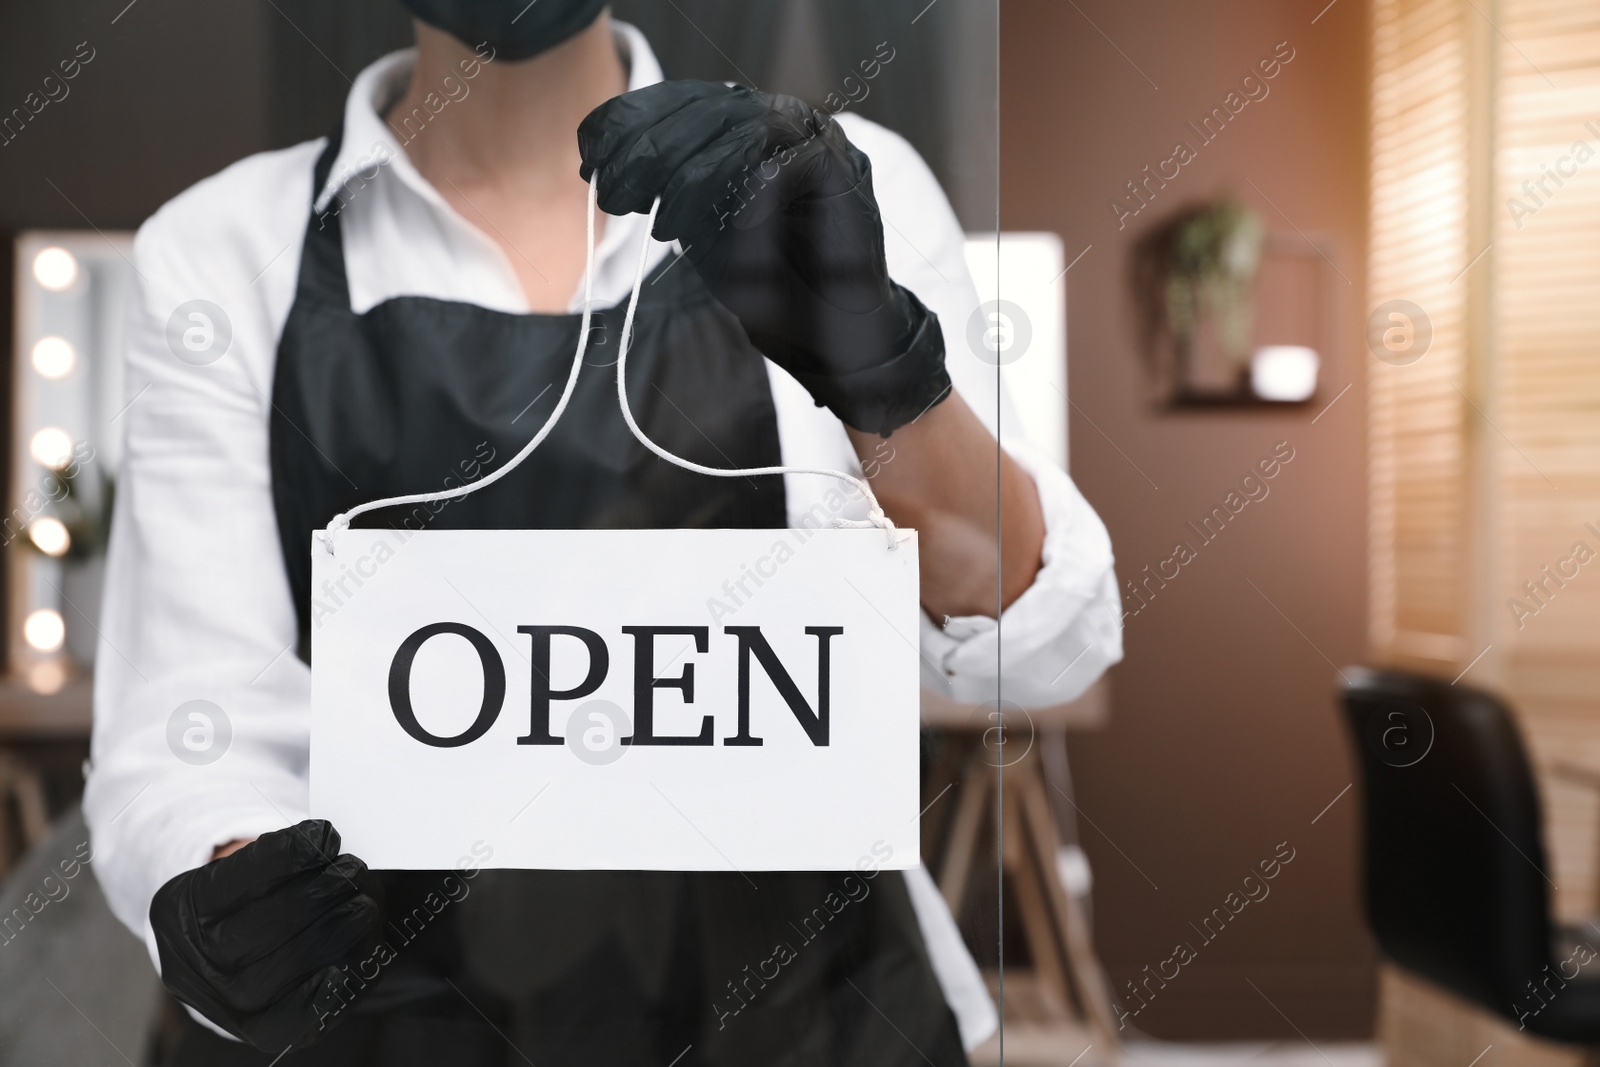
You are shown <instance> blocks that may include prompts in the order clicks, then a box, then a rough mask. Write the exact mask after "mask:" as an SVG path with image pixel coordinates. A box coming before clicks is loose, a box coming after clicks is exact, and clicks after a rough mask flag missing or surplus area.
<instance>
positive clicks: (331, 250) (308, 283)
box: [296, 123, 350, 308]
mask: <svg viewBox="0 0 1600 1067" xmlns="http://www.w3.org/2000/svg"><path fill="white" fill-rule="evenodd" d="M343 143H344V124H343V123H340V125H338V126H337V127H335V128H334V131H333V132H332V133H331V134H329V135H328V143H327V144H326V145H324V146H323V149H322V154H321V155H320V156H318V157H317V165H316V166H315V167H314V168H312V171H311V212H310V220H309V221H308V222H307V223H306V238H305V241H304V242H303V243H302V245H301V249H300V264H301V266H300V280H299V282H298V283H297V289H296V296H297V297H298V296H303V295H306V294H307V293H312V294H315V295H316V296H318V297H320V298H322V299H323V300H327V301H329V302H330V303H333V304H334V305H335V306H338V307H346V308H347V307H349V306H350V283H349V282H348V281H347V280H346V278H345V269H344V233H343V231H342V230H341V229H340V226H339V213H340V212H341V211H343V210H344V201H343V200H341V199H340V198H339V197H337V196H335V197H334V198H333V200H332V201H331V202H330V203H329V204H328V205H327V207H325V208H324V209H323V210H321V211H318V210H317V207H316V203H317V200H318V199H320V198H321V196H322V190H323V188H324V187H325V186H326V185H327V184H328V176H329V175H330V174H332V173H333V163H334V160H336V159H338V158H339V149H340V147H341V146H342V145H343Z"/></svg>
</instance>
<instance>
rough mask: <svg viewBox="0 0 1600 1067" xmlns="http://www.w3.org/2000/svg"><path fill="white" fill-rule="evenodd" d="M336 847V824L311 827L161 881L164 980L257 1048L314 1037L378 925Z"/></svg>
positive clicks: (359, 878) (349, 861)
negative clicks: (346, 972) (347, 967)
mask: <svg viewBox="0 0 1600 1067" xmlns="http://www.w3.org/2000/svg"><path fill="white" fill-rule="evenodd" d="M235 844H238V843H235ZM339 845H340V842H339V834H338V831H336V830H335V829H334V828H333V826H332V825H330V824H329V823H327V822H324V821H320V820H307V821H305V822H302V823H300V824H299V825H297V826H291V827H289V828H288V829H285V830H277V831H274V832H272V833H268V834H263V835H261V836H260V837H259V838H256V839H255V840H253V841H249V842H247V843H243V844H242V845H239V847H238V848H237V850H236V851H233V852H231V853H228V854H224V855H222V856H221V858H218V859H214V860H212V861H211V862H210V863H208V864H206V865H205V866H203V867H198V868H196V869H194V870H192V871H185V872H184V873H183V874H180V875H178V876H177V877H176V878H173V879H172V880H171V881H169V882H167V884H166V885H164V886H162V887H161V888H160V889H159V890H158V891H157V892H156V895H155V899H154V900H152V901H151V904H150V924H151V927H152V928H153V929H154V931H155V935H156V944H157V948H158V950H159V953H160V957H161V981H162V983H163V984H164V985H165V986H166V987H167V989H168V990H169V991H170V992H171V993H172V994H173V996H175V997H177V998H178V999H179V1000H181V1001H183V1002H184V1003H185V1004H188V1005H189V1006H190V1007H192V1008H194V1009H195V1010H196V1011H198V1012H200V1014H202V1015H204V1016H205V1017H206V1018H207V1019H209V1020H211V1021H212V1022H213V1023H216V1024H217V1025H218V1026H220V1027H222V1028H223V1029H225V1030H227V1031H228V1032H229V1033H231V1034H233V1035H234V1036H236V1037H239V1038H241V1039H243V1040H245V1041H248V1042H250V1043H251V1044H252V1045H254V1046H255V1047H257V1048H259V1049H261V1050H262V1051H264V1052H272V1053H278V1052H282V1051H283V1050H284V1049H286V1048H288V1047H290V1046H291V1045H293V1046H295V1047H299V1048H303V1047H305V1046H307V1045H310V1044H312V1043H313V1042H314V1041H315V1040H316V1039H317V1038H319V1037H321V1036H322V1034H323V1032H324V1030H325V1029H326V1024H327V1020H328V1018H329V1017H330V1016H331V1015H335V1014H336V1012H334V1011H333V1010H332V1008H333V1007H334V1006H338V1005H342V1004H343V1000H342V996H341V993H342V987H343V984H344V979H345V975H344V972H343V971H342V970H341V969H340V968H341V965H342V964H349V963H353V962H355V961H357V960H359V959H360V958H361V956H362V955H363V953H365V952H369V951H371V949H372V948H374V947H375V946H376V945H377V944H378V942H379V940H380V939H381V935H380V931H381V928H382V923H383V909H382V907H381V905H380V904H379V902H378V900H377V899H376V897H375V896H374V893H373V891H372V888H371V884H370V877H369V875H368V872H367V868H366V864H364V863H362V862H361V861H360V860H359V859H357V858H356V857H354V856H350V855H340V854H339ZM228 847H232V846H224V848H228ZM218 852H219V853H220V852H223V849H219V850H218Z"/></svg>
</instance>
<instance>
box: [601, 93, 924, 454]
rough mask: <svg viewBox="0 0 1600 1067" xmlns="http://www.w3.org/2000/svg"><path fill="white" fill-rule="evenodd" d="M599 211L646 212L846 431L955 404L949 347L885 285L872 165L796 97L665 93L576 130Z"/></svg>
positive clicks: (913, 305)
mask: <svg viewBox="0 0 1600 1067" xmlns="http://www.w3.org/2000/svg"><path fill="white" fill-rule="evenodd" d="M578 148H579V151H580V152H581V153H582V155H583V168H582V171H581V173H582V175H583V178H584V180H585V181H588V180H589V178H590V176H591V175H593V174H596V173H598V174H599V193H600V206H601V208H603V209H604V210H605V211H606V212H608V213H610V214H613V215H626V214H629V213H631V212H647V211H649V210H650V205H651V204H652V203H653V202H654V201H655V198H656V197H657V196H660V197H661V211H660V214H659V215H658V216H657V217H656V224H655V231H654V233H655V237H656V238H657V239H658V240H661V241H679V242H681V243H682V245H683V249H684V254H685V255H686V256H687V257H688V259H689V261H690V262H691V263H693V264H694V267H695V269H696V270H697V271H699V272H700V276H701V278H703V279H704V280H705V283H706V286H707V287H708V288H709V289H710V290H711V292H712V293H713V294H714V295H715V296H716V298H717V299H718V300H719V301H721V303H722V305H723V306H724V307H726V308H727V309H728V310H729V311H731V312H733V313H734V315H736V316H738V318H739V321H740V323H742V324H743V326H744V329H745V332H746V333H747V334H748V335H749V336H750V340H751V342H752V343H753V344H754V345H755V346H756V347H757V348H758V349H760V350H761V351H762V353H763V354H765V355H766V356H767V357H768V358H769V359H771V360H772V361H773V362H774V363H777V364H778V365H779V366H781V367H783V368H784V369H785V370H787V371H788V372H789V373H790V374H792V375H794V376H795V378H797V379H798V380H799V381H800V383H801V384H802V385H804V386H805V387H806V388H807V389H808V390H810V392H811V395H812V396H813V397H814V398H815V399H816V401H817V403H818V404H822V405H825V406H826V407H828V408H829V409H830V410H831V411H832V412H833V413H834V414H836V415H838V416H839V418H840V419H842V420H843V421H844V422H845V423H847V424H849V425H850V426H853V427H855V428H856V429H858V430H864V431H868V432H871V433H878V434H882V435H883V436H885V437H887V436H888V435H889V433H890V432H891V431H893V430H894V429H896V428H897V427H900V426H903V425H904V424H905V423H907V422H910V421H911V420H913V419H915V418H916V417H917V416H919V415H921V414H922V413H923V412H924V411H926V410H927V409H928V408H930V407H932V406H933V405H934V404H936V403H937V402H939V401H940V400H941V399H943V397H944V396H945V395H946V394H948V393H949V390H950V377H949V375H948V374H946V373H945V368H944V337H943V335H942V334H941V333H940V331H939V321H938V318H937V316H935V315H934V314H933V313H932V312H931V311H929V310H928V309H927V308H925V307H924V306H923V305H922V303H921V301H919V300H918V299H917V298H916V297H915V296H913V295H912V294H911V293H910V292H908V291H907V290H905V289H903V288H901V287H900V286H899V285H896V284H895V283H894V282H892V281H890V279H889V270H888V265H887V263H886V262H885V259H884V253H883V223H882V219H881V217H880V215H879V211H878V202H877V200H876V199H875V198H874V197H873V193H872V166H871V164H870V163H869V162H868V160H867V157H866V156H865V155H864V154H863V153H862V152H861V151H860V149H858V148H856V147H855V146H854V145H852V144H851V143H850V141H849V139H848V138H846V137H845V135H844V131H843V130H841V129H840V128H839V124H838V123H836V122H834V121H833V119H832V117H831V116H829V115H826V114H824V113H822V112H819V111H814V110H813V109H812V108H810V107H809V106H808V105H806V104H805V103H804V102H802V101H800V100H797V99H795V98H794V97H792V96H773V95H770V94H767V93H758V92H755V91H753V90H750V89H745V88H741V87H731V86H726V85H717V84H713V83H711V82H698V81H671V82H661V83H659V84H657V85H652V86H650V87H648V88H645V89H639V90H636V91H634V92H631V93H627V94H625V95H623V96H619V97H615V98H614V99H611V100H608V101H607V102H606V103H604V104H602V105H600V107H598V108H596V109H595V110H594V111H592V112H590V114H589V116H588V117H587V118H585V119H584V120H583V124H582V125H580V126H579V127H578Z"/></svg>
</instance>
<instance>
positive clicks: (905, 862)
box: [311, 529, 920, 871]
mask: <svg viewBox="0 0 1600 1067" xmlns="http://www.w3.org/2000/svg"><path fill="white" fill-rule="evenodd" d="M896 536H897V537H898V538H900V540H899V542H898V544H897V545H896V546H895V547H894V548H893V549H890V548H889V547H887V543H886V538H885V533H884V531H883V530H880V529H821V530H806V529H798V530H581V531H579V530H553V531H541V530H503V531H501V530H463V531H443V530H437V531H425V532H421V533H408V532H406V531H400V530H366V529H343V530H339V531H337V532H336V533H334V534H333V535H332V540H331V543H332V545H333V551H331V552H330V551H329V549H328V547H327V546H326V545H325V544H323V543H322V542H321V541H318V542H316V543H315V544H314V545H313V546H312V561H313V562H312V589H313V604H312V609H313V618H314V629H313V636H312V711H313V720H312V742H311V813H312V815H313V816H314V817H316V818H323V819H329V820H331V821H332V822H333V824H334V825H335V826H337V827H338V828H339V831H340V833H341V834H342V836H343V838H344V844H345V847H346V848H347V849H348V850H349V851H351V852H353V853H355V854H356V855H359V856H361V857H362V858H363V859H365V860H366V861H367V862H368V863H369V864H370V865H371V866H373V867H375V868H399V869H435V868H440V869H442V868H448V867H452V866H454V865H456V864H457V861H458V859H459V858H460V857H461V856H462V855H463V854H464V852H465V851H466V850H467V848H468V846H469V845H471V844H473V843H475V842H484V843H487V844H488V845H489V846H491V848H492V852H493V855H492V859H490V860H489V861H488V865H489V866H495V867H522V868H552V869H568V870H585V869H596V870H607V869H611V870H740V871H746V870H843V869H848V868H850V867H851V866H853V865H854V864H855V862H856V860H857V859H858V858H859V857H860V856H861V855H862V853H863V851H864V850H865V849H866V848H868V847H869V846H871V845H872V844H874V843H875V842H879V841H882V842H884V843H886V844H888V845H889V846H890V847H891V848H892V849H893V853H892V855H893V860H892V862H890V863H889V864H888V866H891V867H895V868H904V867H908V866H914V865H915V864H916V863H917V860H918V818H917V812H918V808H919V804H918V748H917V736H918V735H917V731H918V662H917V661H918V655H919V653H918V649H917V640H918V615H919V612H920V607H919V605H918V577H917V541H916V537H915V534H914V533H911V532H909V531H903V530H902V531H899V532H898V533H897V534H896Z"/></svg>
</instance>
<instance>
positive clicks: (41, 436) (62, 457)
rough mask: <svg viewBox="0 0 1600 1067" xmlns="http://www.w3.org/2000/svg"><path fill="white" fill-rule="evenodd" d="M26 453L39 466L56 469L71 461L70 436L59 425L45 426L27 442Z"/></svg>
mask: <svg viewBox="0 0 1600 1067" xmlns="http://www.w3.org/2000/svg"><path fill="white" fill-rule="evenodd" d="M28 454H29V455H30V456H32V457H33V459H34V462H36V463H38V464H39V465H40V466H42V467H49V468H50V469H51V470H53V471H58V470H60V469H61V468H62V467H65V466H66V465H67V464H68V463H70V462H72V437H71V435H69V434H68V433H67V431H65V430H63V429H61V428H60V427H59V426H46V427H45V428H44V429H42V430H39V431H38V432H36V433H35V434H34V435H33V439H32V440H31V441H29V442H28Z"/></svg>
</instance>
